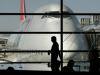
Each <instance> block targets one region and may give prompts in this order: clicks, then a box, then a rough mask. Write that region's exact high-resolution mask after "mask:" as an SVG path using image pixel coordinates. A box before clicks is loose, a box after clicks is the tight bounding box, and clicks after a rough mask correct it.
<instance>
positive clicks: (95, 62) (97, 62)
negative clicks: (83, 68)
mask: <svg viewBox="0 0 100 75" xmlns="http://www.w3.org/2000/svg"><path fill="white" fill-rule="evenodd" d="M89 56H90V68H89V72H99V69H100V59H99V51H98V50H91V52H90V55H89Z"/></svg>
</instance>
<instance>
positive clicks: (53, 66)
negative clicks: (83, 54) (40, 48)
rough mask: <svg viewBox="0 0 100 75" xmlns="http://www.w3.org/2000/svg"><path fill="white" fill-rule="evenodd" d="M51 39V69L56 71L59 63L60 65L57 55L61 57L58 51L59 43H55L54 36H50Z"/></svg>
mask: <svg viewBox="0 0 100 75" xmlns="http://www.w3.org/2000/svg"><path fill="white" fill-rule="evenodd" d="M51 41H52V42H53V45H52V48H51V69H52V71H58V70H59V65H60V64H59V61H58V60H57V58H58V56H59V57H60V59H61V56H60V52H59V45H58V43H57V40H56V37H55V36H52V37H51ZM57 63H58V64H57Z"/></svg>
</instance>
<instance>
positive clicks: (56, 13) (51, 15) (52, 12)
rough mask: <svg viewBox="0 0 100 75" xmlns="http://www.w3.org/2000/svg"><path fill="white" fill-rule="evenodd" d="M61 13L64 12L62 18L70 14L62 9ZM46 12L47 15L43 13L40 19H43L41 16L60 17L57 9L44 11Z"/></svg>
mask: <svg viewBox="0 0 100 75" xmlns="http://www.w3.org/2000/svg"><path fill="white" fill-rule="evenodd" d="M63 13H64V14H63V18H68V17H70V15H67V14H68V13H69V12H67V11H64V12H63ZM46 14H48V15H43V16H42V17H41V19H43V18H51V17H54V18H60V17H61V15H60V12H59V11H51V12H46Z"/></svg>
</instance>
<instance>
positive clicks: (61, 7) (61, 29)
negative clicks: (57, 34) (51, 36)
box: [60, 0, 63, 70]
mask: <svg viewBox="0 0 100 75" xmlns="http://www.w3.org/2000/svg"><path fill="white" fill-rule="evenodd" d="M60 1H61V2H60V3H61V5H60V6H61V7H60V9H61V70H62V68H63V0H60Z"/></svg>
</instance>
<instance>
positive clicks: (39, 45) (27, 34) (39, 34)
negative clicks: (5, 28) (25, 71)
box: [0, 0, 99, 71]
mask: <svg viewBox="0 0 100 75" xmlns="http://www.w3.org/2000/svg"><path fill="white" fill-rule="evenodd" d="M23 1H24V0H23ZM59 1H60V4H59V6H60V10H59V11H48V12H42V13H38V12H37V13H24V15H25V16H27V15H30V16H31V15H32V16H33V19H32V20H31V21H32V22H30V20H26V22H23V23H22V25H23V26H22V30H21V31H17V32H0V33H1V34H12V35H13V34H14V35H13V36H12V37H11V38H10V41H9V40H7V44H9V43H10V46H9V45H7V48H8V51H7V50H6V52H8V53H6V54H7V55H9V52H11V53H13V54H15V56H16V57H18V59H15V60H13V61H14V63H18V64H20V63H21V64H22V63H23V64H25V63H27V64H28V65H29V66H30V65H32V64H35V65H34V67H35V68H34V67H33V66H32V69H33V70H36V69H39V70H44V71H45V70H49V71H51V68H50V67H51V55H50V53H51V46H52V43H51V37H52V36H56V38H57V42H58V44H59V51H60V53H61V60H60V61H61V62H60V64H61V66H60V70H62V68H63V67H64V66H66V64H67V63H68V61H69V60H71V59H74V60H75V64H74V69H75V71H77V70H78V71H89V68H87V67H89V65H90V64H89V63H88V61H87V60H88V55H89V51H88V49H89V50H91V49H95V46H96V45H97V41H96V38H97V36H99V35H95V31H94V30H93V31H92V30H89V31H85V30H84V31H81V30H80V29H79V25H80V24H85V23H86V24H91V23H90V18H88V19H87V18H82V19H81V23H80V24H79V23H78V22H77V19H76V17H75V16H81V15H84V13H83V14H80V13H78V14H77V13H71V12H69V11H68V10H67V9H66V11H63V8H64V6H63V5H64V4H63V0H59ZM12 14H13V13H11V14H10V15H12ZM5 15H7V13H6V14H5ZM8 15H9V13H8ZM15 15H20V16H21V14H20V13H15ZM88 15H89V14H88ZM45 18H50V19H48V20H45ZM54 18H55V19H56V18H57V21H55V22H53V21H54V20H53V19H54ZM58 18H59V20H58ZM66 18H73V19H71V20H70V19H68V20H67V19H66ZM21 20H23V16H22V17H21ZM33 20H34V21H33ZM30 23H31V24H30ZM98 24H99V23H98ZM32 25H33V27H32ZM47 26H48V27H47ZM28 28H30V29H28ZM83 29H84V28H83ZM85 29H86V28H85ZM87 29H89V28H88V27H87ZM90 31H91V32H90ZM89 32H90V33H89ZM93 33H94V34H93ZM15 34H16V35H15ZM84 35H85V36H86V38H84V37H85V36H84ZM15 37H17V38H15ZM23 39H24V40H23ZM87 39H88V40H89V42H88V43H86V40H87ZM11 40H12V41H11ZM91 40H92V41H91ZM12 42H13V44H11V43H12ZM19 42H20V43H19ZM5 43H6V42H5V41H0V44H5ZM90 43H91V44H90ZM83 45H84V47H83ZM88 45H89V48H88V47H87V46H88ZM17 46H18V50H15V51H14V50H13V49H16V48H17ZM10 47H12V48H10ZM10 49H11V50H10ZM80 49H81V50H80ZM1 52H5V51H1ZM18 53H19V55H17V54H18ZM23 56H26V57H23ZM32 56H33V57H34V58H32ZM20 58H22V59H23V60H22V59H20ZM58 59H59V58H58ZM10 60H11V59H9V60H8V61H10ZM83 60H84V61H83ZM16 61H17V62H16ZM80 62H81V64H80ZM38 63H39V65H40V63H42V64H43V65H44V66H40V68H39V67H37V64H38ZM84 63H87V64H85V65H84ZM10 65H11V64H10ZM47 65H48V66H47ZM18 67H19V66H18ZM45 67H46V68H47V69H45Z"/></svg>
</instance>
